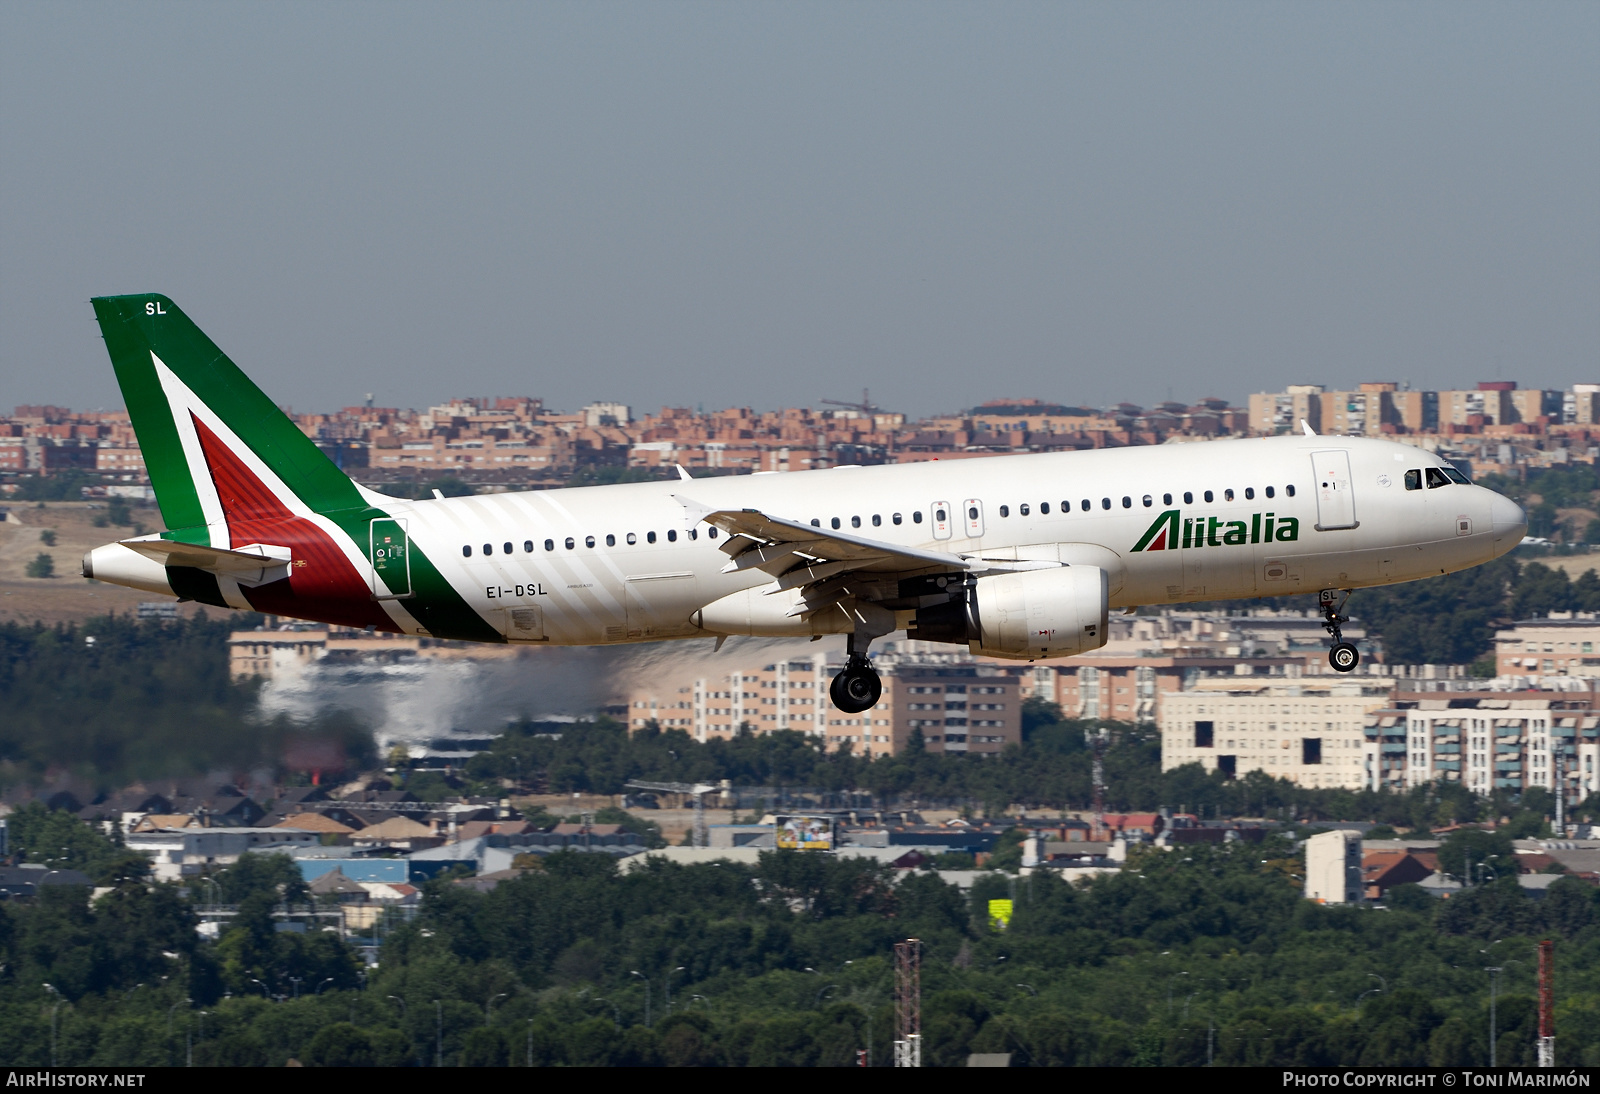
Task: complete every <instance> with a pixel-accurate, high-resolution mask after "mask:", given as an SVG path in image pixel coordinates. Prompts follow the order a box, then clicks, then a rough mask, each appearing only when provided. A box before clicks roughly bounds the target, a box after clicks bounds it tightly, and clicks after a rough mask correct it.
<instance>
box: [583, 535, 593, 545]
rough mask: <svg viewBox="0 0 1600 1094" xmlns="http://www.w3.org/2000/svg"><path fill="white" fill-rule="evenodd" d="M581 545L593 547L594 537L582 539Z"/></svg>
mask: <svg viewBox="0 0 1600 1094" xmlns="http://www.w3.org/2000/svg"><path fill="white" fill-rule="evenodd" d="M583 545H584V546H585V547H593V546H594V537H593V536H584V537H583Z"/></svg>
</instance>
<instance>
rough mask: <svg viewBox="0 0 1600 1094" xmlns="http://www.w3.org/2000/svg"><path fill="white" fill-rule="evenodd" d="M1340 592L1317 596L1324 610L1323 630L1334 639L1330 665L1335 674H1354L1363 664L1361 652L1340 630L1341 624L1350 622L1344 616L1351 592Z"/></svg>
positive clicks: (1324, 590) (1325, 592) (1327, 592)
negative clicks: (1345, 638) (1341, 593)
mask: <svg viewBox="0 0 1600 1094" xmlns="http://www.w3.org/2000/svg"><path fill="white" fill-rule="evenodd" d="M1340 592H1341V591H1340V590H1339V589H1323V590H1322V592H1320V593H1318V594H1317V603H1318V605H1319V606H1320V607H1321V608H1322V629H1323V630H1325V631H1327V632H1328V635H1329V637H1331V638H1332V639H1333V648H1332V649H1330V650H1329V651H1328V664H1330V665H1332V666H1333V671H1334V672H1353V671H1354V670H1355V667H1356V666H1357V665H1359V664H1361V651H1360V650H1358V649H1356V647H1355V644H1354V643H1353V642H1346V641H1345V640H1344V633H1343V632H1342V631H1341V630H1340V624H1343V623H1348V622H1350V617H1349V616H1348V615H1345V614H1344V606H1345V602H1346V601H1348V600H1349V599H1350V590H1349V589H1345V590H1343V595H1340Z"/></svg>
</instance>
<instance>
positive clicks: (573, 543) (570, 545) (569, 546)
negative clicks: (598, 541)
mask: <svg viewBox="0 0 1600 1094" xmlns="http://www.w3.org/2000/svg"><path fill="white" fill-rule="evenodd" d="M577 545H578V543H577V541H576V540H574V539H573V538H572V537H571V536H568V537H567V550H569V551H570V550H572V549H573V548H574V547H576V546H577Z"/></svg>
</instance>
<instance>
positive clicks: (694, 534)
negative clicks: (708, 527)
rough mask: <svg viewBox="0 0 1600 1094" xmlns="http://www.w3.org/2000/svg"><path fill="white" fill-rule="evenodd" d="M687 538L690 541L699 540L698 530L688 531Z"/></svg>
mask: <svg viewBox="0 0 1600 1094" xmlns="http://www.w3.org/2000/svg"><path fill="white" fill-rule="evenodd" d="M689 538H690V539H699V538H700V529H698V528H691V529H689Z"/></svg>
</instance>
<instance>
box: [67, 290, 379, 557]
mask: <svg viewBox="0 0 1600 1094" xmlns="http://www.w3.org/2000/svg"><path fill="white" fill-rule="evenodd" d="M92 302H93V304H94V313H95V317H96V318H97V319H98V320H99V321H100V333H101V335H102V336H103V337H104V338H105V340H106V349H107V350H108V351H109V352H110V354H111V364H112V366H113V367H114V368H115V369H116V373H117V383H118V384H119V385H120V386H121V388H122V397H123V398H124V399H125V400H126V401H127V404H128V414H129V416H130V417H131V418H132V420H133V429H134V432H135V433H136V434H137V435H138V438H139V447H140V449H141V450H142V452H143V454H144V460H145V467H146V468H147V470H148V471H149V473H150V483H151V485H152V486H153V487H154V488H155V492H156V502H157V503H158V504H159V505H160V506H161V517H162V519H163V520H164V521H165V522H166V525H167V527H168V528H174V529H177V528H199V527H203V526H205V525H216V524H219V523H232V522H233V521H234V520H236V519H250V518H252V517H255V518H259V517H267V516H271V515H275V514H280V513H282V514H286V513H288V512H299V513H305V512H307V511H309V512H313V513H330V512H335V511H338V510H341V509H352V508H358V507H361V506H362V505H364V504H365V502H364V501H363V500H362V497H361V494H360V491H359V490H357V488H356V486H355V484H354V483H352V482H351V481H350V479H349V478H348V477H346V476H345V474H344V472H342V471H340V470H339V468H338V467H336V466H334V464H333V461H332V460H330V459H328V457H327V456H325V455H324V454H323V453H322V451H321V450H320V449H319V448H317V446H316V445H315V444H313V443H312V441H311V439H310V438H309V437H307V436H306V435H305V434H304V433H302V432H301V431H300V429H299V427H297V426H296V425H295V424H294V423H293V422H292V421H290V420H289V417H288V415H286V414H284V413H283V411H281V410H279V409H278V408H277V407H276V406H275V405H274V404H273V402H272V400H271V399H268V398H267V397H266V395H264V394H263V393H262V391H261V389H260V388H258V387H256V386H255V384H253V383H251V382H250V380H249V379H248V378H247V377H246V376H245V374H244V373H243V372H240V371H239V368H238V366H236V365H235V364H234V363H233V362H232V361H230V360H228V358H227V355H225V354H224V353H223V352H222V351H221V350H220V349H218V348H217V347H216V345H215V343H213V342H212V341H211V339H209V338H207V337H206V336H205V334H204V333H203V332H202V331H201V330H200V328H199V327H197V326H195V325H194V323H193V322H192V321H191V320H190V319H189V317H188V316H186V315H184V314H183V312H182V311H180V310H179V308H178V306H177V305H176V304H174V303H173V302H172V301H171V300H169V299H167V298H166V297H164V296H159V295H157V294H154V293H145V294H141V295H137V296H102V297H96V298H94V300H93V301H92Z"/></svg>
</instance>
